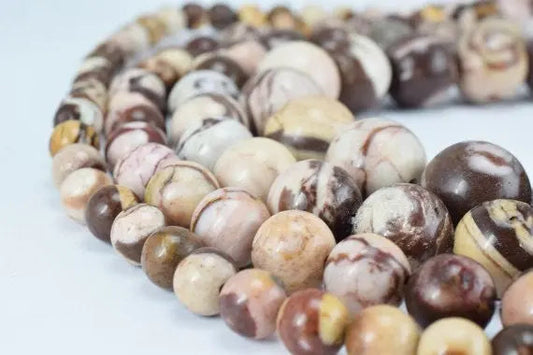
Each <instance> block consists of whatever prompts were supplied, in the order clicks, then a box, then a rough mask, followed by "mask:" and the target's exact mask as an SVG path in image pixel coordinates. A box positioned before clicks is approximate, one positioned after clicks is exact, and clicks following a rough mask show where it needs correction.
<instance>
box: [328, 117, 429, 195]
mask: <svg viewBox="0 0 533 355" xmlns="http://www.w3.org/2000/svg"><path fill="white" fill-rule="evenodd" d="M398 147H402V149H398ZM326 161H327V162H329V163H331V164H333V165H337V166H340V167H342V168H344V169H345V170H346V171H347V172H348V174H350V176H352V177H353V178H354V180H355V181H356V182H357V185H358V186H359V189H360V190H361V192H362V194H363V196H368V195H369V194H371V193H372V192H374V191H376V190H377V189H379V188H382V187H385V186H390V185H393V184H394V183H397V182H413V183H415V182H417V181H419V180H420V175H422V171H423V170H424V167H425V165H426V153H425V151H424V147H423V146H422V144H421V143H420V141H419V140H418V138H417V137H416V136H415V135H414V134H413V133H412V132H411V131H410V130H408V129H407V128H406V127H404V126H402V125H401V124H399V123H396V122H394V121H389V120H385V119H381V118H368V119H364V120H359V121H356V122H354V123H353V124H352V125H351V126H350V127H349V128H347V129H345V130H344V132H342V133H341V134H339V135H338V136H337V137H336V138H335V139H334V140H333V141H332V142H331V144H330V146H329V149H328V151H327V154H326Z"/></svg>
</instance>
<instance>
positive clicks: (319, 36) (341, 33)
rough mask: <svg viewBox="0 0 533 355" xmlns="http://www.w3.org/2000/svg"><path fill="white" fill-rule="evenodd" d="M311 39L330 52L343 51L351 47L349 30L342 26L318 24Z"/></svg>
mask: <svg viewBox="0 0 533 355" xmlns="http://www.w3.org/2000/svg"><path fill="white" fill-rule="evenodd" d="M309 40H310V41H311V42H313V43H315V44H317V45H319V46H320V47H322V48H324V49H325V50H326V51H328V52H340V53H343V52H346V51H348V50H349V48H350V39H349V35H348V31H346V29H344V28H343V27H340V26H328V25H321V26H318V27H317V28H315V29H314V30H313V32H312V33H311V36H310V38H309Z"/></svg>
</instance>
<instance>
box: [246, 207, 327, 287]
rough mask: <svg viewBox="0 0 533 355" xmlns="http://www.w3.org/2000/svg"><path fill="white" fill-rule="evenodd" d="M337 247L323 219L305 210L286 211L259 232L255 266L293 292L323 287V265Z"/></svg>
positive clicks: (278, 214)
mask: <svg viewBox="0 0 533 355" xmlns="http://www.w3.org/2000/svg"><path fill="white" fill-rule="evenodd" d="M334 246H335V238H334V237H333V234H332V233H331V231H330V230H329V228H328V226H327V225H326V224H325V223H324V222H323V221H322V220H321V219H320V218H318V217H316V216H315V215H313V214H311V213H309V212H304V211H295V210H291V211H283V212H280V213H277V214H275V215H273V216H272V217H270V218H269V219H268V220H266V221H265V222H264V223H263V224H262V225H261V227H260V228H259V230H258V231H257V234H256V235H255V238H254V240H253V244H252V263H253V265H254V267H256V268H259V269H263V270H266V271H269V272H271V273H272V274H273V275H274V276H276V277H278V278H279V279H280V280H281V281H282V282H283V285H284V286H285V288H286V290H287V292H289V293H292V292H294V291H297V290H301V289H304V288H307V287H319V286H320V284H321V282H322V275H323V272H324V262H325V261H326V258H327V257H328V255H329V253H330V252H331V250H332V249H333V247H334Z"/></svg>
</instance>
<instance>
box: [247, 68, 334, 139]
mask: <svg viewBox="0 0 533 355" xmlns="http://www.w3.org/2000/svg"><path fill="white" fill-rule="evenodd" d="M323 94H324V93H323V92H322V89H321V88H320V87H319V86H318V85H317V84H316V83H315V82H314V80H313V79H312V78H311V77H310V76H309V75H307V74H305V73H304V72H301V71H298V70H296V69H291V68H284V67H279V68H273V69H269V70H265V71H263V72H262V73H258V74H256V75H255V76H253V77H252V78H251V79H250V80H248V82H247V83H246V85H245V86H244V87H243V90H242V95H241V97H240V102H241V105H242V107H244V109H245V110H246V113H247V114H248V117H249V120H250V124H251V129H252V131H253V132H256V133H257V134H263V131H264V127H265V124H266V121H267V119H268V118H269V117H271V116H272V115H273V114H274V113H276V112H278V111H279V110H280V109H281V108H282V107H283V106H285V105H286V104H287V103H289V102H290V101H292V100H294V99H298V98H302V97H306V96H319V95H323Z"/></svg>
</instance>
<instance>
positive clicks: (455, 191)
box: [421, 141, 531, 224]
mask: <svg viewBox="0 0 533 355" xmlns="http://www.w3.org/2000/svg"><path fill="white" fill-rule="evenodd" d="M421 184H422V186H424V187H425V188H426V189H428V190H430V191H432V192H434V193H435V194H436V195H438V196H439V197H440V198H441V199H442V201H443V202H444V204H445V205H446V207H447V208H448V210H449V211H450V214H451V216H452V220H453V222H454V223H455V224H456V223H458V222H459V220H460V219H461V218H462V217H463V216H464V215H465V214H466V213H467V212H468V211H469V210H470V209H472V208H474V207H475V206H477V205H479V204H481V203H482V202H484V201H490V200H495V199H514V200H518V201H523V202H526V203H530V202H531V185H530V183H529V178H528V176H527V174H526V172H525V170H524V168H523V167H522V164H520V162H519V161H518V160H517V159H516V158H515V157H514V156H513V155H512V154H511V153H509V152H508V151H507V150H505V149H503V148H502V147H500V146H497V145H495V144H492V143H488V142H481V141H466V142H461V143H456V144H454V145H452V146H450V147H448V148H446V149H444V150H443V151H442V152H440V153H439V154H437V156H435V158H433V160H431V161H430V162H429V164H428V165H427V167H426V169H425V171H424V174H423V176H422V181H421Z"/></svg>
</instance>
